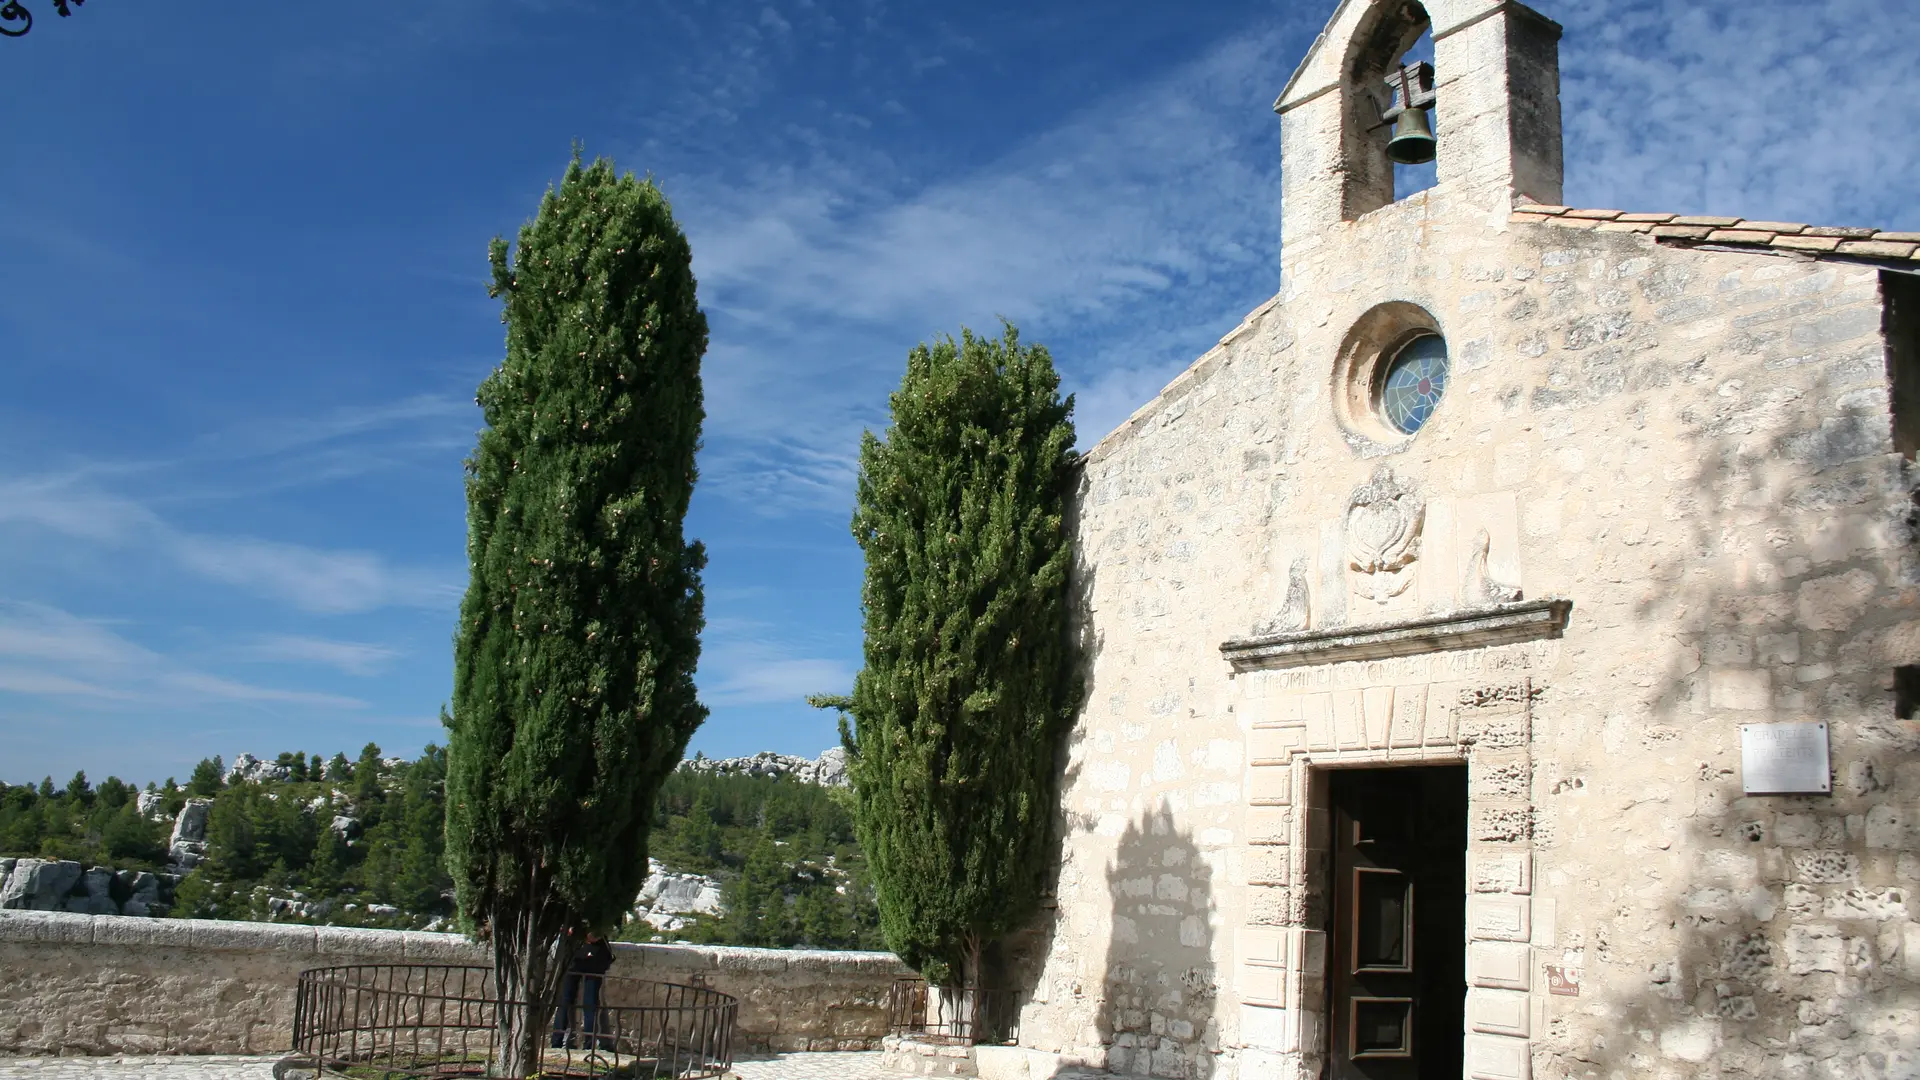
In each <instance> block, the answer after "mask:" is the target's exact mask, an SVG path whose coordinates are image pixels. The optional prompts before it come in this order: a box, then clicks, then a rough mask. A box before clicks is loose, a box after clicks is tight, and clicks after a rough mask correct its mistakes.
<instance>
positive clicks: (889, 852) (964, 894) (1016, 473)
mask: <svg viewBox="0 0 1920 1080" xmlns="http://www.w3.org/2000/svg"><path fill="white" fill-rule="evenodd" d="M1072 412H1073V401H1072V399H1071V398H1067V399H1066V400H1064V401H1063V400H1062V399H1061V397H1060V379H1059V376H1058V375H1056V374H1055V372H1054V369H1053V361H1052V358H1051V357H1050V356H1049V355H1048V353H1047V350H1046V349H1045V348H1043V347H1040V346H1037V345H1034V346H1022V345H1021V344H1020V340H1019V334H1018V332H1017V331H1016V330H1014V328H1013V327H1011V326H1007V327H1004V328H1003V332H1002V335H1001V337H1000V339H999V340H997V341H996V340H992V339H988V338H980V337H975V336H974V335H973V334H972V333H971V332H970V331H967V330H964V329H963V330H962V331H961V340H960V342H959V343H958V344H957V345H956V344H955V342H954V341H953V340H952V339H951V338H946V339H942V340H940V341H938V342H936V343H935V344H934V345H933V346H932V347H931V348H929V347H928V346H926V345H925V344H922V345H920V346H919V347H917V348H915V349H914V350H913V352H912V353H911V354H910V355H909V356H908V358H907V371H906V375H905V377H904V378H903V379H902V380H901V383H900V389H899V390H898V391H897V392H895V393H894V394H893V397H892V424H891V426H889V427H888V429H887V432H886V437H885V438H884V439H881V438H877V437H875V436H874V435H873V433H872V432H868V433H867V434H866V436H865V437H864V438H863V439H862V441H861V446H860V479H859V489H858V495H857V504H856V509H855V511H854V516H853V533H854V537H855V538H856V539H857V540H858V541H859V543H860V546H861V548H862V550H863V551H865V553H866V584H865V588H864V591H863V593H862V605H863V607H864V609H865V621H866V647H865V651H866V657H865V659H866V663H865V666H864V668H863V669H862V670H861V672H860V674H859V676H858V678H857V679H856V680H855V682H854V689H853V695H852V696H851V698H842V699H823V700H822V701H821V702H819V703H823V704H830V705H839V706H841V707H843V708H846V709H847V710H848V711H851V712H852V714H853V718H854V721H855V725H856V726H855V731H854V733H853V734H852V735H851V736H850V737H849V736H847V735H846V734H845V733H844V732H843V738H846V739H847V742H848V748H849V750H850V751H851V759H850V762H849V771H850V773H851V779H852V782H853V793H854V806H855V815H854V817H855V824H856V827H857V830H858V833H859V838H860V844H861V848H862V850H864V851H865V852H866V854H867V859H868V862H869V865H870V866H871V868H872V873H873V878H874V882H875V884H876V886H877V889H878V893H879V901H880V925H881V930H882V932H883V934H884V935H885V937H886V941H887V945H888V946H889V947H890V948H892V949H893V951H894V952H896V953H898V954H899V955H900V956H901V958H903V959H904V960H906V961H907V963H909V964H912V965H913V966H914V967H917V968H919V969H920V970H922V971H923V972H925V973H926V974H927V975H928V977H929V978H931V979H933V980H935V981H936V982H941V983H947V984H953V983H965V984H967V985H975V986H977V985H979V984H980V980H981V977H982V976H981V964H982V952H983V949H985V947H986V946H988V945H989V944H990V943H992V942H993V941H994V940H995V939H997V938H1000V937H1002V936H1004V935H1005V934H1007V933H1009V932H1010V931H1012V930H1014V929H1016V928H1017V927H1018V926H1019V925H1020V924H1021V923H1022V922H1023V921H1024V920H1025V919H1026V918H1027V917H1028V916H1029V915H1031V914H1032V912H1033V911H1034V909H1035V908H1036V906H1037V905H1038V903H1039V899H1040V892H1041V888H1042V887H1043V884H1044V875H1045V872H1046V866H1047V862H1048V859H1047V845H1048V841H1049V835H1048V834H1049V826H1050V823H1051V821H1052V816H1053V806H1054V799H1055V791H1054V788H1055V784H1054V754H1055V750H1056V747H1057V745H1058V741H1059V739H1058V737H1059V735H1060V734H1061V732H1062V731H1063V730H1064V727H1065V725H1067V724H1068V723H1070V722H1071V717H1072V710H1073V708H1074V706H1075V705H1076V704H1077V700H1078V696H1079V685H1078V679H1077V673H1076V666H1075V662H1074V657H1073V651H1072V646H1071V643H1070V641H1069V637H1068V627H1067V596H1066V584H1067V564H1068V559H1069V557H1070V549H1069V541H1068V537H1067V534H1066V528H1065V521H1064V518H1065V514H1066V508H1067V499H1068V496H1069V492H1070V488H1071V483H1072V478H1071V469H1072V464H1073V449H1072V448H1073V421H1072V420H1071V416H1072Z"/></svg>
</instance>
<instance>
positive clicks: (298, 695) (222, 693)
mask: <svg viewBox="0 0 1920 1080" xmlns="http://www.w3.org/2000/svg"><path fill="white" fill-rule="evenodd" d="M157 681H158V682H159V684H160V685H161V686H164V687H166V688H168V689H170V690H178V691H181V692H183V693H186V694H190V695H194V696H197V697H202V698H207V699H211V700H214V701H274V702H283V703H287V704H296V705H321V706H326V707H328V708H334V709H364V708H366V707H367V703H366V702H364V701H361V700H360V699H358V698H350V697H344V696H342V695H339V694H319V693H313V692H311V691H307V690H281V689H278V688H275V687H271V686H254V685H252V684H251V683H243V682H235V681H234V680H232V679H223V678H220V677H219V676H217V675H207V674H203V673H201V672H194V671H174V672H168V673H167V674H165V675H162V676H160V677H159V679H158V680H157Z"/></svg>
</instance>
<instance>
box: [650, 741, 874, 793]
mask: <svg viewBox="0 0 1920 1080" xmlns="http://www.w3.org/2000/svg"><path fill="white" fill-rule="evenodd" d="M680 768H681V769H682V770H683V771H687V772H697V773H707V774H710V775H713V776H766V777H781V776H784V777H789V778H791V779H794V780H798V781H800V782H801V783H803V784H820V785H822V786H824V787H846V786H847V752H846V751H845V750H844V749H842V748H840V747H838V746H836V747H834V748H833V749H831V750H828V751H826V752H825V753H823V754H821V755H820V756H819V757H817V758H803V757H794V756H793V755H791V754H776V753H774V752H773V751H771V750H762V751H761V752H760V753H758V754H755V755H753V756H752V757H734V758H710V757H705V756H702V755H700V754H695V755H694V756H693V757H690V758H688V759H687V760H685V761H683V762H681V763H680Z"/></svg>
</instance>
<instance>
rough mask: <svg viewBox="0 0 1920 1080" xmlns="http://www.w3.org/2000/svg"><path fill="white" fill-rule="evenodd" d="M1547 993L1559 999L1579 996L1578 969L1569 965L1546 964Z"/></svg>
mask: <svg viewBox="0 0 1920 1080" xmlns="http://www.w3.org/2000/svg"><path fill="white" fill-rule="evenodd" d="M1546 967H1547V993H1549V994H1558V995H1560V996H1561V997H1579V996H1580V969H1579V968H1577V967H1574V966H1573V965H1571V964H1548V965H1547V966H1546Z"/></svg>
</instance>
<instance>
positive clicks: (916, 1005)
mask: <svg viewBox="0 0 1920 1080" xmlns="http://www.w3.org/2000/svg"><path fill="white" fill-rule="evenodd" d="M887 1031H888V1033H889V1034H893V1035H910V1036H913V1037H914V1038H916V1039H922V1040H929V1041H939V1042H950V1043H964V1044H968V1045H972V1044H977V1043H1011V1042H1017V1041H1018V1040H1019V1038H1020V997H1019V995H1018V994H1017V993H1015V992H1014V991H1012V990H997V989H992V988H986V987H978V986H929V985H927V981H926V980H925V979H896V980H894V983H893V987H892V989H891V991H890V992H889V993H888V996H887Z"/></svg>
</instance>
